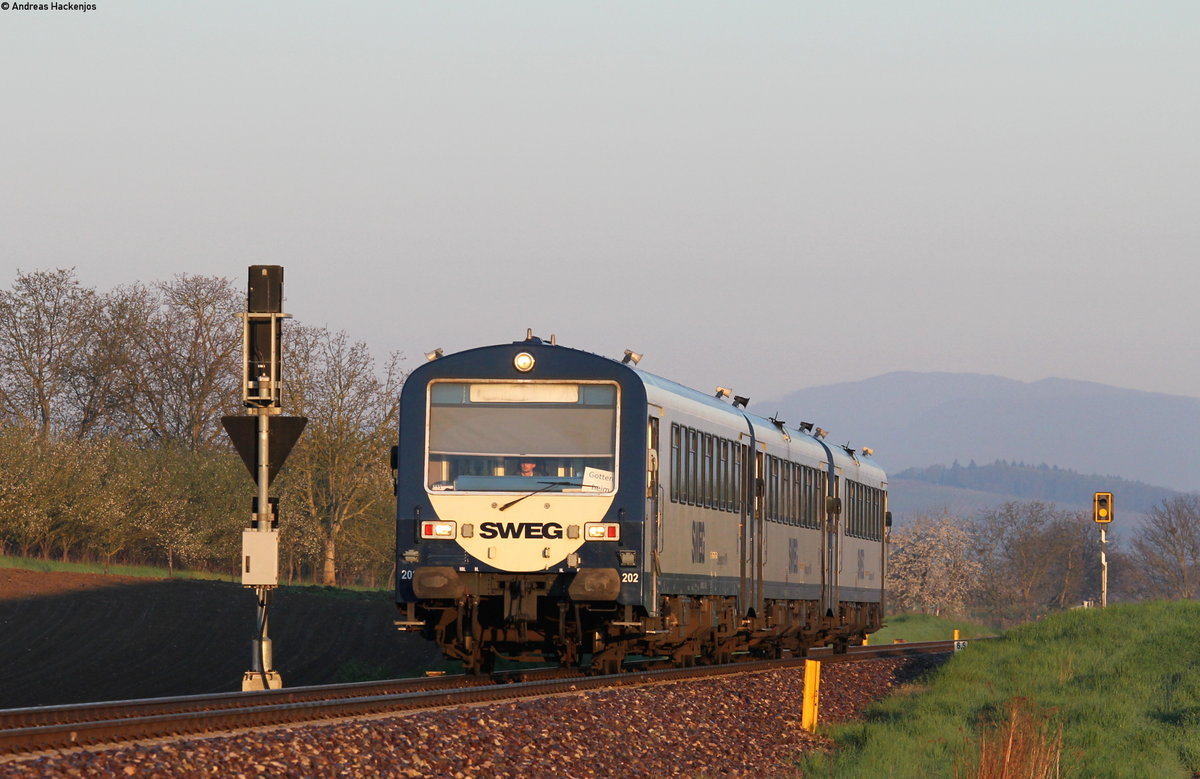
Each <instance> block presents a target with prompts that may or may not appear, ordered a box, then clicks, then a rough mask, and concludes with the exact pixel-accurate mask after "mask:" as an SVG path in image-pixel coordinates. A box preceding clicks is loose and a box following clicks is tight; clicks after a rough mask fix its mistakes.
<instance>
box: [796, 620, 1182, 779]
mask: <svg viewBox="0 0 1200 779" xmlns="http://www.w3.org/2000/svg"><path fill="white" fill-rule="evenodd" d="M1197 660H1200V603H1197V602H1192V601H1186V602H1171V603H1146V604H1133V605H1121V606H1112V607H1110V608H1108V609H1106V610H1104V611H1100V610H1076V611H1071V612H1067V613H1063V614H1058V615H1055V616H1052V617H1048V618H1046V619H1045V620H1043V621H1041V622H1036V623H1031V624H1028V625H1023V626H1020V627H1017V628H1014V629H1012V630H1010V631H1008V632H1007V633H1006V634H1005V635H1004V636H1003V637H1001V638H998V639H995V640H992V641H980V642H977V643H974V644H972V645H971V646H969V647H967V649H966V650H964V651H962V652H960V653H958V654H956V655H955V656H954V658H953V659H952V660H951V661H950V662H949V663H947V664H946V665H945V666H943V667H942V668H941V669H940V670H939V671H937V672H935V673H934V674H932V675H931V677H930V678H928V679H926V680H924V683H923V684H921V685H915V686H913V687H912V688H911V689H908V690H904V691H902V692H901V693H900V694H897V695H894V696H892V697H890V698H888V699H887V700H885V701H882V702H880V703H879V704H876V705H875V706H874V707H873V708H872V709H871V710H870V711H869V713H868V715H867V718H866V721H865V722H862V723H855V724H850V725H843V726H840V727H833V728H830V729H829V730H828V731H827V735H830V736H831V737H833V738H834V740H835V741H836V742H837V743H838V745H839V750H838V751H837V753H836V754H834V755H832V756H814V757H811V758H809V759H808V760H807V761H806V762H805V763H804V764H803V765H802V766H801V767H802V770H803V772H804V775H805V776H810V777H825V776H837V777H842V776H848V777H861V776H878V777H926V776H945V777H999V776H1007V777H1027V776H1038V777H1041V776H1047V777H1050V776H1054V777H1139V778H1141V777H1150V776H1153V777H1191V776H1193V774H1194V772H1200V663H1198V662H1197ZM981 752H982V754H981ZM1027 759H1028V760H1029V761H1030V762H1032V763H1034V764H1035V765H1027V766H1026V767H1025V768H1024V769H1023V770H1022V769H1018V768H1017V766H1018V763H1020V762H1021V761H1025V760H1027ZM1006 763H1007V766H1008V770H1007V772H1004V771H1003V770H1002V766H1004V765H1005V764H1006ZM1039 766H1040V769H1044V770H1039Z"/></svg>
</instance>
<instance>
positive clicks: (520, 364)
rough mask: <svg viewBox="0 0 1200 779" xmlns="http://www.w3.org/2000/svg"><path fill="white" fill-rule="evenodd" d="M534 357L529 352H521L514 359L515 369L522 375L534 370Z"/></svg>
mask: <svg viewBox="0 0 1200 779" xmlns="http://www.w3.org/2000/svg"><path fill="white" fill-rule="evenodd" d="M534 362H535V361H534V359H533V355H532V354H530V353H529V352H521V353H520V354H518V355H517V356H516V357H514V358H513V367H514V368H516V369H517V370H519V371H520V372H521V373H529V372H530V371H531V370H533V363H534Z"/></svg>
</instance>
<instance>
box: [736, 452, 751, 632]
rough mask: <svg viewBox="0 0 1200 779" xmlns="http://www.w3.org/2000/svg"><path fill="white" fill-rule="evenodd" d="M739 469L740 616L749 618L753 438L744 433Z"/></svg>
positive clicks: (738, 456)
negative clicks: (747, 614)
mask: <svg viewBox="0 0 1200 779" xmlns="http://www.w3.org/2000/svg"><path fill="white" fill-rule="evenodd" d="M734 460H735V462H734V465H735V467H737V468H738V481H739V485H740V486H739V489H738V498H739V499H738V612H739V613H740V614H743V615H744V614H746V613H747V612H748V611H749V610H750V607H751V602H752V600H753V599H754V579H753V570H754V533H753V521H754V506H755V503H756V500H755V498H754V494H755V471H754V436H753V435H751V434H747V433H742V435H741V438H740V440H739V442H738V444H737V446H736V449H735V452H734Z"/></svg>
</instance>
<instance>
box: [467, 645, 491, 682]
mask: <svg viewBox="0 0 1200 779" xmlns="http://www.w3.org/2000/svg"><path fill="white" fill-rule="evenodd" d="M463 668H464V670H465V671H466V672H467V673H468V674H470V675H471V676H484V675H486V674H490V673H491V672H492V671H494V670H495V668H496V655H495V654H493V653H492V652H486V651H482V650H480V649H479V648H478V647H476V649H475V651H474V652H472V653H471V656H470V657H469V658H467V659H466V660H464V661H463Z"/></svg>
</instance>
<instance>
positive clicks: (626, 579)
mask: <svg viewBox="0 0 1200 779" xmlns="http://www.w3.org/2000/svg"><path fill="white" fill-rule="evenodd" d="M640 581H641V574H636V573H622V574H621V584H630V583H632V584H637V583H638V582H640Z"/></svg>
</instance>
